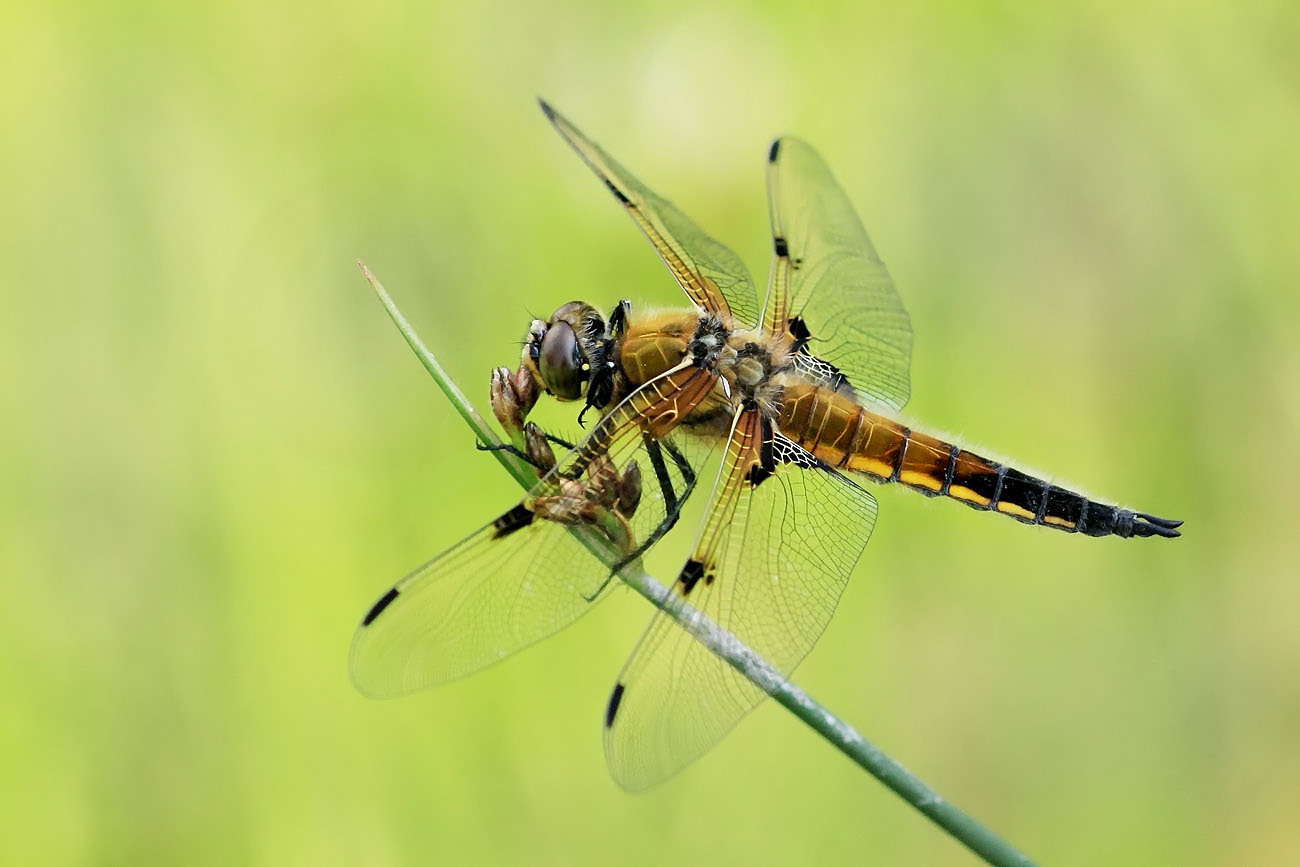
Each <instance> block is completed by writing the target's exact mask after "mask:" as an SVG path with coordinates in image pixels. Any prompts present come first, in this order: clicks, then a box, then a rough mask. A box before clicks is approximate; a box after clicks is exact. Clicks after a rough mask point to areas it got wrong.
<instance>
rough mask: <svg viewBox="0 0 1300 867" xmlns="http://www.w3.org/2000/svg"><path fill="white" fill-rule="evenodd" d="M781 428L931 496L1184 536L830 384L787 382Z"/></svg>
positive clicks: (831, 456) (1062, 520)
mask: <svg viewBox="0 0 1300 867" xmlns="http://www.w3.org/2000/svg"><path fill="white" fill-rule="evenodd" d="M777 424H778V426H779V427H780V429H781V432H782V433H783V434H784V435H785V436H786V437H788V438H789V439H792V440H794V441H795V442H797V443H799V445H801V446H803V447H804V448H805V449H807V450H808V451H810V452H812V453H813V454H814V455H816V456H817V457H818V458H819V459H821V460H823V461H825V462H826V463H827V464H830V465H831V466H833V467H836V468H837V469H841V470H848V471H850V472H856V473H862V474H864V475H867V476H870V477H871V478H872V479H874V480H875V481H878V482H898V483H899V484H902V485H906V486H907V487H909V488H911V489H912V490H914V491H919V492H920V493H922V494H925V495H926V496H929V497H940V496H941V497H950V498H952V499H954V500H957V501H959V502H962V503H965V504H966V505H967V506H970V507H971V508H973V509H979V510H981V511H988V512H1000V513H1001V514H1004V515H1009V516H1011V517H1012V518H1015V519H1016V520H1018V521H1021V522H1022V523H1026V524H1043V525H1045V526H1048V527H1055V528H1056V529H1058V530H1064V531H1066V532H1068V533H1084V534H1085V535H1089V536H1111V535H1114V536H1121V537H1128V536H1177V535H1179V534H1178V531H1177V530H1176V529H1175V528H1177V527H1178V526H1179V524H1181V523H1182V522H1181V521H1170V520H1166V519H1164V518H1156V517H1153V516H1151V515H1147V514H1143V513H1139V512H1132V511H1130V510H1128V509H1121V508H1119V507H1118V506H1112V505H1107V504H1105V503H1099V502H1097V501H1095V500H1091V499H1089V498H1087V497H1085V496H1084V495H1083V494H1079V493H1075V492H1074V491H1070V490H1066V489H1065V488H1061V487H1058V486H1056V485H1053V484H1051V483H1050V482H1048V481H1046V480H1045V479H1040V478H1037V477H1035V476H1031V475H1029V474H1027V473H1023V472H1021V471H1020V470H1017V469H1014V468H1012V467H1008V466H1004V465H1003V464H1000V463H997V462H996V461H993V460H990V459H988V458H985V457H981V456H980V455H977V454H974V453H972V452H969V451H966V450H965V449H963V448H961V447H960V446H957V445H954V444H952V443H948V442H944V441H943V440H940V439H937V438H935V437H932V436H929V435H928V434H924V433H920V432H919V431H913V430H911V429H910V428H908V427H907V426H906V425H903V424H902V423H900V422H897V421H894V420H893V419H890V418H886V417H885V416H881V415H877V414H876V413H873V412H871V411H870V410H868V409H866V408H865V407H863V406H861V405H859V404H857V403H856V402H854V401H852V400H850V399H848V398H846V397H844V396H842V395H840V394H837V393H835V392H833V391H831V390H829V389H826V388H819V387H817V386H812V385H794V386H791V387H787V389H786V392H785V396H784V399H783V402H782V406H781V413H780V416H779V418H778V421H777Z"/></svg>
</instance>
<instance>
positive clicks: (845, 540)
mask: <svg viewBox="0 0 1300 867" xmlns="http://www.w3.org/2000/svg"><path fill="white" fill-rule="evenodd" d="M765 443H766V444H765ZM875 520H876V501H875V499H874V498H873V497H872V496H871V494H870V493H868V492H867V491H865V490H863V489H862V488H859V487H858V486H857V485H855V484H853V482H851V481H849V480H848V479H846V478H845V477H843V476H841V475H840V474H838V473H837V472H835V470H833V469H831V468H830V467H828V466H826V465H825V464H823V463H821V462H820V461H818V460H817V459H816V458H815V457H813V456H812V455H810V454H809V453H808V452H806V451H804V450H803V449H802V448H800V447H799V446H798V445H796V444H794V443H793V442H791V441H789V440H787V439H785V438H784V437H781V436H780V435H779V434H773V433H772V432H771V429H770V428H769V427H768V426H767V424H766V423H765V422H763V421H762V420H761V419H760V418H759V416H758V413H757V412H754V411H750V412H746V413H745V414H743V415H742V416H741V417H740V419H739V421H738V422H737V424H736V425H735V427H734V429H733V431H732V435H731V438H730V440H729V443H728V450H727V454H726V458H725V460H724V461H723V466H722V469H721V470H720V475H719V477H718V481H717V483H716V486H715V488H714V491H713V494H712V497H711V499H710V504H709V508H708V511H707V512H706V517H705V519H704V522H703V525H702V527H701V531H700V534H699V537H698V539H697V541H696V545H695V549H694V553H693V554H692V556H691V558H690V559H689V560H688V561H687V564H686V566H685V568H684V569H683V570H682V574H681V575H680V576H679V577H678V579H677V581H676V582H675V583H674V584H673V588H672V589H673V592H674V593H677V594H678V595H680V596H682V597H684V599H685V601H686V602H687V603H689V604H691V605H692V606H694V607H696V608H697V609H698V610H700V611H702V612H703V613H704V614H705V615H707V616H708V617H709V618H710V619H712V620H713V622H714V623H717V624H718V625H719V626H721V627H722V628H724V629H726V630H727V631H729V632H731V633H732V634H733V635H735V636H736V637H738V638H739V639H740V640H741V641H743V642H744V643H745V644H747V645H748V646H749V647H750V648H752V649H753V650H754V651H756V652H757V653H758V654H759V655H760V656H762V657H763V658H764V659H766V660H767V661H768V662H770V663H771V664H772V665H773V666H774V667H775V668H776V669H777V670H779V671H780V672H782V673H783V674H786V675H788V674H790V673H791V672H792V671H793V670H794V668H795V666H797V665H798V664H799V662H800V661H801V660H802V659H803V658H804V657H805V656H806V655H807V654H808V652H809V651H810V650H811V649H812V647H813V645H814V644H815V643H816V642H817V639H818V638H819V637H820V636H821V634H822V632H823V631H824V630H825V628H826V624H827V623H828V622H829V621H830V618H831V615H832V614H833V613H834V611H835V606H836V605H837V604H838V602H839V599H840V594H841V593H842V592H843V590H844V588H845V586H846V585H847V583H848V580H849V575H850V574H851V573H852V571H853V567H854V564H855V563H856V562H857V560H858V557H859V556H860V555H861V553H862V549H863V547H864V546H865V545H866V543H867V539H868V537H869V536H870V534H871V528H872V526H873V525H874V524H875ZM763 697H764V693H763V692H762V691H761V690H760V689H758V687H756V686H754V685H753V684H752V683H750V682H749V681H748V680H746V679H745V678H744V677H743V676H741V675H740V674H739V673H738V672H737V671H736V670H735V669H733V668H732V667H731V666H730V665H728V664H727V663H726V662H723V661H722V660H721V659H719V658H718V657H716V656H714V655H713V654H712V653H711V652H710V651H709V650H707V649H706V648H705V647H704V646H703V645H701V644H699V643H698V642H696V641H695V639H694V638H692V637H691V636H690V635H689V634H688V633H687V632H686V631H685V630H683V629H682V628H681V627H680V626H678V625H677V623H676V621H674V620H672V619H671V618H669V617H667V616H666V615H663V614H659V615H656V617H655V618H654V620H653V621H651V624H650V627H649V628H648V629H647V630H646V633H645V635H644V636H643V637H642V639H641V642H640V643H639V644H638V646H637V648H636V650H635V651H633V653H632V656H631V658H630V659H629V660H628V662H627V664H626V666H624V669H623V672H622V674H621V675H620V677H619V682H618V684H617V685H616V686H615V688H614V693H613V695H611V697H610V704H609V706H608V709H607V713H606V720H605V755H606V758H607V759H608V761H609V766H610V771H611V773H612V774H613V776H614V778H615V779H616V780H617V781H618V782H619V783H620V784H621V785H623V786H624V787H625V788H628V789H631V790H634V791H635V790H642V789H646V788H649V787H650V786H653V785H655V784H656V783H658V782H660V781H662V780H664V779H665V778H667V777H669V776H671V775H672V774H674V773H676V772H677V771H679V770H680V769H681V768H683V767H684V766H685V765H687V764H688V763H690V762H691V761H693V760H694V759H696V758H697V757H699V756H700V755H701V754H703V753H704V752H705V751H706V750H708V749H709V748H710V747H712V746H713V745H714V744H715V743H717V742H718V740H720V739H721V738H722V736H723V735H725V734H726V733H727V732H728V731H729V730H730V729H731V728H732V727H733V726H734V725H735V724H736V723H737V722H739V721H740V719H741V717H743V716H744V715H745V714H746V713H747V712H748V711H749V710H750V709H751V708H753V707H754V706H755V705H756V704H758V702H759V701H761V700H762V699H763Z"/></svg>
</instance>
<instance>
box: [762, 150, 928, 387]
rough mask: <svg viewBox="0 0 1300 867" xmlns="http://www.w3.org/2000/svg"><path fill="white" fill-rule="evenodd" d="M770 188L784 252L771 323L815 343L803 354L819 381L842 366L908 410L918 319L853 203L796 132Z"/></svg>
mask: <svg viewBox="0 0 1300 867" xmlns="http://www.w3.org/2000/svg"><path fill="white" fill-rule="evenodd" d="M767 189H768V203H769V206H770V209H771V219H772V246H773V257H774V258H773V265H772V272H771V274H772V277H771V283H770V285H769V286H768V295H767V301H766V304H765V305H764V309H763V322H764V326H765V327H766V328H767V329H768V330H769V332H770V333H779V332H781V331H783V330H789V331H790V333H791V334H792V335H793V336H794V337H795V338H796V339H798V338H803V339H804V340H805V341H806V346H807V354H806V355H805V356H804V357H803V358H801V359H797V361H798V363H799V366H800V367H801V368H802V369H803V370H804V372H805V373H807V374H808V375H809V376H810V377H811V378H813V379H814V380H826V379H828V378H829V379H830V380H832V381H833V380H834V373H835V371H836V370H838V372H839V373H840V374H842V375H843V376H844V377H847V379H848V384H849V385H850V386H851V387H852V388H853V390H854V391H855V392H856V393H857V394H859V395H861V396H863V397H865V398H869V399H871V400H873V401H874V402H876V403H878V404H881V405H883V406H885V407H888V408H890V409H894V410H898V409H902V407H903V405H904V404H906V403H907V398H908V393H909V390H910V386H909V378H908V366H909V364H910V363H911V357H912V326H911V323H910V321H909V319H908V316H907V311H906V310H904V309H903V302H902V299H900V298H899V297H898V292H897V290H896V289H895V288H894V281H893V280H891V279H890V277H889V272H888V271H886V270H885V264H884V263H883V262H881V261H880V256H878V255H877V254H876V250H875V248H874V247H873V246H872V245H871V239H870V238H869V237H867V232H866V230H865V229H863V228H862V223H861V221H859V220H858V215H857V213H856V212H855V211H854V210H853V204H852V203H851V202H850V201H849V198H848V196H847V195H845V193H844V190H843V189H842V188H841V187H840V185H839V183H837V182H836V180H835V178H834V176H833V175H832V174H831V172H830V169H829V168H827V166H826V163H824V162H823V161H822V158H821V157H820V156H818V155H817V152H816V151H814V150H813V149H812V148H811V147H809V146H808V145H806V144H804V143H803V142H801V141H799V140H798V139H793V138H782V139H778V140H777V141H775V142H773V143H772V149H771V151H770V152H769V154H768V175H767ZM819 361H820V362H821V363H820V364H819V363H818V362H819Z"/></svg>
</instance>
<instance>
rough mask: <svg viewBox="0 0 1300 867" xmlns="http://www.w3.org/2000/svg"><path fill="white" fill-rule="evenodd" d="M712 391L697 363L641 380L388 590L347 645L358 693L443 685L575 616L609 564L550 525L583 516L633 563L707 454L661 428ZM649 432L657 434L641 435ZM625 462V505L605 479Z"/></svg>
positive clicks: (702, 445) (618, 474)
mask: <svg viewBox="0 0 1300 867" xmlns="http://www.w3.org/2000/svg"><path fill="white" fill-rule="evenodd" d="M712 385H713V377H712V375H710V374H709V373H707V372H706V371H703V370H700V369H698V368H686V369H683V370H679V371H676V372H670V373H669V374H665V375H664V376H663V377H660V378H659V379H657V380H652V381H651V382H650V383H647V384H646V385H645V386H643V387H642V388H640V389H638V390H637V391H636V392H633V394H631V395H629V396H628V397H627V398H626V399H625V400H624V401H623V402H622V403H621V404H620V405H619V406H618V407H616V408H615V409H614V410H613V411H612V412H611V413H609V414H608V415H607V416H605V418H603V419H601V421H600V422H599V423H598V424H597V425H596V426H594V427H593V428H592V430H591V433H590V434H588V436H587V437H586V438H585V439H584V440H583V441H582V442H581V443H579V444H578V446H577V447H576V448H575V449H573V450H572V451H571V452H569V453H568V454H567V455H566V456H564V457H563V458H561V460H560V461H559V463H558V464H557V465H556V467H555V469H554V470H552V471H551V472H550V473H549V474H548V475H547V476H546V478H544V479H542V480H541V481H539V482H538V483H537V485H535V486H534V487H533V489H532V490H531V491H529V492H528V495H527V496H526V497H525V498H524V499H523V501H521V502H520V503H519V504H518V505H516V506H514V507H513V508H511V509H510V510H508V511H507V512H505V513H504V514H502V515H501V516H500V517H499V518H497V519H496V520H495V521H493V522H492V523H491V524H488V525H487V526H486V527H483V528H481V529H479V530H478V531H476V532H474V533H472V534H471V535H470V536H468V537H467V538H465V539H463V540H462V541H461V542H459V543H458V544H456V545H454V546H452V547H451V548H450V549H448V550H447V551H444V552H443V553H441V554H439V555H438V556H437V557H435V558H433V559H432V560H430V561H429V562H428V563H426V564H424V565H423V566H421V567H420V568H418V569H416V570H415V571H414V572H412V573H411V574H410V575H408V576H406V577H405V578H403V579H402V580H401V581H399V582H398V583H397V584H396V585H395V586H393V587H392V588H391V589H389V590H388V591H387V592H386V593H385V594H384V595H383V596H381V597H380V598H379V600H378V601H377V602H376V603H375V604H374V605H373V606H372V607H371V608H370V610H369V612H368V613H367V614H366V616H365V618H364V620H363V621H362V623H361V625H360V626H359V627H358V628H357V632H356V635H355V637H354V638H353V640H352V651H351V670H352V680H353V682H354V683H355V684H356V686H357V688H358V689H360V690H361V691H362V692H364V693H366V694H367V695H371V696H375V697H388V696H396V695H401V694H404V693H407V692H411V691H413V690H416V689H420V688H422V687H426V686H432V685H434V684H438V683H443V682H446V681H449V680H454V679H456V678H458V677H462V676H464V675H466V674H470V673H471V672H474V671H477V670H478V669H480V668H484V667H486V666H488V665H490V664H492V663H494V662H497V661H498V660H500V659H504V658H505V657H506V656H508V655H510V654H511V653H514V652H515V651H516V650H519V649H521V648H523V647H526V646H527V645H529V644H532V643H533V642H535V641H538V640H540V639H542V638H545V637H546V636H548V635H551V634H552V633H554V632H556V631H558V630H560V629H562V628H563V627H565V626H567V625H568V624H569V623H571V622H572V621H574V620H576V619H577V618H578V617H579V616H581V615H582V614H583V613H585V612H586V611H587V610H588V609H589V608H590V607H591V605H590V603H589V602H588V599H589V598H590V597H592V596H593V595H594V594H596V593H597V591H599V590H600V589H601V588H602V587H603V586H604V584H605V583H606V579H608V578H609V576H610V569H609V567H607V566H606V565H605V564H604V563H603V562H602V561H601V560H599V559H598V558H597V557H596V556H595V555H594V554H592V553H591V551H590V550H589V549H588V548H587V546H586V545H585V544H584V543H583V541H580V540H579V538H577V536H575V535H574V534H573V533H572V532H571V531H570V526H569V525H568V524H566V523H563V522H562V521H561V520H558V519H557V518H558V517H559V516H565V515H578V514H581V515H585V516H587V518H589V519H591V522H590V523H589V525H588V527H589V532H593V533H595V536H596V538H597V540H598V541H600V542H601V543H605V544H608V545H610V546H614V547H619V546H621V547H619V551H620V553H621V554H622V555H624V556H627V557H631V558H633V559H635V557H636V556H639V554H640V552H641V551H642V550H644V548H646V547H648V546H649V545H651V544H653V543H654V542H655V541H656V540H657V539H658V538H659V536H660V535H662V533H663V532H664V531H665V530H666V526H667V525H668V524H670V523H671V521H672V520H674V519H675V517H676V513H677V511H678V510H679V509H680V508H681V505H682V503H683V502H685V500H686V499H687V497H689V496H690V494H691V492H692V490H693V489H694V487H695V473H696V472H697V470H698V467H699V466H700V465H701V464H702V462H703V461H704V460H705V459H706V458H707V452H708V450H709V447H710V444H709V443H708V442H707V441H696V440H694V439H690V440H687V439H685V438H682V442H681V443H680V444H678V443H677V442H676V440H677V438H674V437H672V436H671V435H670V434H669V433H668V428H669V427H671V425H672V424H674V423H675V421H674V420H675V419H676V418H678V417H680V415H681V414H684V413H685V412H687V411H689V408H690V407H691V406H692V405H694V404H696V403H698V402H699V401H700V400H701V399H702V398H703V397H704V395H706V394H707V393H708V391H709V389H710V388H712ZM649 429H654V430H655V431H656V434H657V436H658V439H652V438H649V437H647V436H646V435H645V432H646V431H647V430H649ZM652 451H653V452H654V454H652V453H651V452H652ZM633 465H635V466H636V470H635V471H634V472H636V473H639V475H640V477H641V485H640V497H639V501H638V502H636V503H635V504H633V503H631V502H630V500H632V499H633V498H632V496H631V495H630V493H629V492H628V491H629V489H628V488H627V487H626V486H620V485H618V484H616V482H617V480H619V479H620V478H624V477H625V476H624V474H625V473H627V472H628V470H629V469H630V468H631V467H632V466H633ZM661 482H663V484H660V483H661ZM665 486H666V489H665ZM601 492H604V493H603V494H602V493H601ZM633 506H634V507H633ZM597 507H600V508H603V509H604V511H603V512H600V511H598V509H597ZM613 513H617V515H616V514H613ZM629 513H630V514H629ZM548 516H549V517H548ZM624 520H625V521H626V528H624V525H623V524H622V523H621V522H622V521H624ZM592 528H612V530H613V532H608V531H607V530H605V529H592Z"/></svg>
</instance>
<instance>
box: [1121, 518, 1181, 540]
mask: <svg viewBox="0 0 1300 867" xmlns="http://www.w3.org/2000/svg"><path fill="white" fill-rule="evenodd" d="M1182 525H1183V522H1182V521H1174V520H1170V519H1169V518H1157V517H1156V516H1155V515H1148V514H1145V513H1143V512H1137V513H1135V514H1134V515H1133V535H1134V536H1160V537H1162V538H1165V539H1176V538H1178V537H1179V536H1181V535H1182V533H1180V532H1178V528H1179V527H1181V526H1182Z"/></svg>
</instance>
